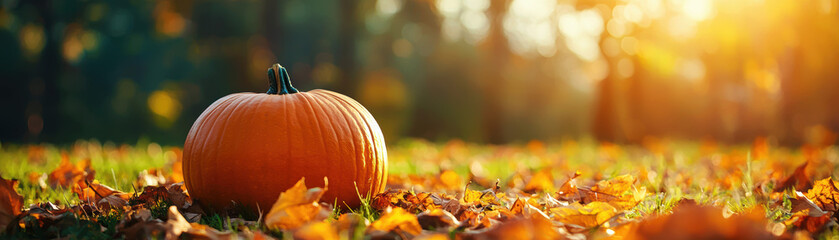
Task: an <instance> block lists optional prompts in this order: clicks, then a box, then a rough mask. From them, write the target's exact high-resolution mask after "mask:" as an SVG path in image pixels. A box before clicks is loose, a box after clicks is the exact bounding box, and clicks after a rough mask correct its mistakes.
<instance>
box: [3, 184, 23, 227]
mask: <svg viewBox="0 0 839 240" xmlns="http://www.w3.org/2000/svg"><path fill="white" fill-rule="evenodd" d="M17 184H18V181H17V180H15V179H11V180H7V179H5V178H3V177H2V176H0V233H2V232H3V231H4V230H5V229H6V225H9V223H11V222H12V220H14V219H15V217H16V216H17V215H18V214H20V209H21V207H23V196H20V194H18V193H17V190H16V189H15V188H16V187H17Z"/></svg>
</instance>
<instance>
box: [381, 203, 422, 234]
mask: <svg viewBox="0 0 839 240" xmlns="http://www.w3.org/2000/svg"><path fill="white" fill-rule="evenodd" d="M375 230H378V231H384V232H391V231H396V232H405V233H409V234H412V235H414V236H416V235H419V234H420V232H422V227H420V224H419V221H417V217H416V216H414V215H413V214H410V213H408V212H406V211H405V210H404V209H402V208H398V207H397V208H388V209H387V210H385V213H384V215H382V217H381V218H379V220H376V221H375V222H373V224H371V225H370V227H369V228H368V232H371V231H375Z"/></svg>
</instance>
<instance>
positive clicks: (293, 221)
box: [265, 178, 331, 230]
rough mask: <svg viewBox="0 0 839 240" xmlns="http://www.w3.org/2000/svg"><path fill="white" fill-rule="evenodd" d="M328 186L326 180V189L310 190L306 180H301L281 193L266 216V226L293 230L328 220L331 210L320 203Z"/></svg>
mask: <svg viewBox="0 0 839 240" xmlns="http://www.w3.org/2000/svg"><path fill="white" fill-rule="evenodd" d="M328 185H329V183H328V182H327V179H326V178H324V188H311V189H308V188H306V183H305V178H301V179H300V181H297V183H296V184H294V186H292V187H291V188H289V189H288V190H286V191H285V192H283V193H280V196H279V198H277V202H275V203H274V206H272V207H271V210H270V211H269V212H268V214H267V215H266V216H265V225H266V226H268V227H269V228H279V229H283V230H291V229H296V228H298V227H300V226H303V225H304V224H306V223H308V222H310V221H320V220H323V219H326V218H327V217H328V216H329V214H331V211H330V210H331V209H327V208H325V207H324V206H322V205H321V204H320V203H318V201H320V198H321V196H323V193H324V192H325V191H326V190H327V188H328Z"/></svg>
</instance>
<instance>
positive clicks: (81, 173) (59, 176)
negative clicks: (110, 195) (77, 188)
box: [48, 153, 96, 188]
mask: <svg viewBox="0 0 839 240" xmlns="http://www.w3.org/2000/svg"><path fill="white" fill-rule="evenodd" d="M94 175H96V171H93V169H91V168H90V159H84V160H82V161H79V162H77V163H76V164H73V163H71V162H70V157H69V156H68V155H67V154H66V153H62V154H61V163H60V164H59V165H58V168H56V169H55V170H53V171H52V172H50V174H49V177H48V180H49V183H50V185H51V186H53V187H57V186H62V187H65V188H66V187H70V186H73V184H77V183H81V182H84V181H85V180H87V181H93V179H94Z"/></svg>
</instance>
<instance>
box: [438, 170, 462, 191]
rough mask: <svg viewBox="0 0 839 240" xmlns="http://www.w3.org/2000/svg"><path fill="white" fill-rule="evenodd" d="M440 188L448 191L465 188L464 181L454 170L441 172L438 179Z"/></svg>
mask: <svg viewBox="0 0 839 240" xmlns="http://www.w3.org/2000/svg"><path fill="white" fill-rule="evenodd" d="M437 182H439V187H440V188H442V189H446V190H458V189H461V188H462V187H463V179H462V178H461V177H460V175H458V174H457V173H455V172H454V171H452V170H445V171H442V172H440V174H439V175H438V177H437Z"/></svg>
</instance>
